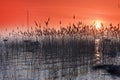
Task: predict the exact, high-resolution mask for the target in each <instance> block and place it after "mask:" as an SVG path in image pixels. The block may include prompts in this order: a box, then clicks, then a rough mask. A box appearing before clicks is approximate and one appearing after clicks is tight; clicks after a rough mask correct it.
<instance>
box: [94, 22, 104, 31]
mask: <svg viewBox="0 0 120 80" xmlns="http://www.w3.org/2000/svg"><path fill="white" fill-rule="evenodd" d="M101 27H102V25H101V22H100V21H96V23H95V28H96V29H101Z"/></svg>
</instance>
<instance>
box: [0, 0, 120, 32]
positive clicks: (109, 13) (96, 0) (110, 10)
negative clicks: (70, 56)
mask: <svg viewBox="0 0 120 80" xmlns="http://www.w3.org/2000/svg"><path fill="white" fill-rule="evenodd" d="M27 10H29V16H30V25H31V26H33V25H34V21H37V22H39V23H41V24H44V21H45V20H47V18H48V17H50V18H51V25H55V24H59V21H60V20H61V21H62V22H63V24H69V23H70V22H72V21H73V20H72V17H73V15H75V16H76V19H77V20H80V21H94V20H101V21H103V22H108V23H111V22H112V23H119V21H120V8H119V0H1V1H0V30H2V29H5V28H13V27H16V26H23V27H26V24H27V19H26V18H27Z"/></svg>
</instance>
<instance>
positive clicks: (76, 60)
mask: <svg viewBox="0 0 120 80" xmlns="http://www.w3.org/2000/svg"><path fill="white" fill-rule="evenodd" d="M71 44H72V43H71ZM11 45H12V44H11ZM16 45H17V44H16ZM16 45H12V46H10V44H9V45H8V44H7V43H3V44H1V46H0V80H120V78H118V77H114V76H111V75H110V74H108V73H107V72H105V71H102V70H97V71H94V70H92V69H91V68H92V67H93V66H94V65H98V64H115V65H119V64H120V58H119V56H114V57H111V56H109V55H106V54H103V53H102V52H103V51H102V49H101V44H100V40H99V39H96V40H95V44H94V45H95V47H94V48H93V50H94V51H90V50H88V49H89V48H92V47H90V46H88V45H82V46H86V47H87V46H88V47H87V48H86V47H85V48H83V49H84V50H78V49H79V47H77V44H76V45H74V46H75V47H69V45H68V46H64V47H60V46H58V47H55V46H52V47H47V46H44V45H43V46H42V47H41V46H39V45H38V46H34V47H37V48H35V49H34V51H29V50H26V49H27V48H26V47H27V44H25V46H24V47H23V48H21V47H16ZM74 48H75V49H76V48H77V49H76V50H75V49H74ZM77 50H78V51H77ZM87 50H88V51H87Z"/></svg>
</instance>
